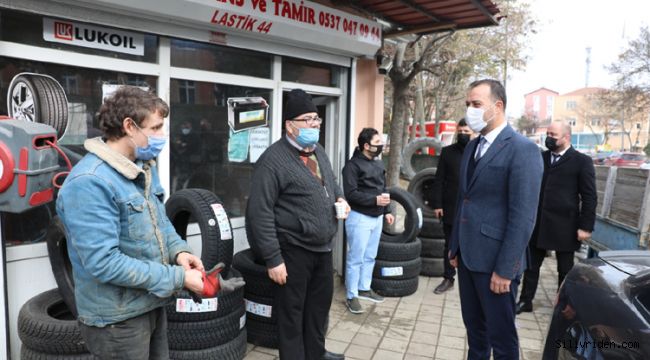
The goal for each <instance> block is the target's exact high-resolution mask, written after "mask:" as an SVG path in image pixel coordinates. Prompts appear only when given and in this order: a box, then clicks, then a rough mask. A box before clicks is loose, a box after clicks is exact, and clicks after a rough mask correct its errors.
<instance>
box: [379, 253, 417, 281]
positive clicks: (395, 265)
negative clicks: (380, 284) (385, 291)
mask: <svg viewBox="0 0 650 360" xmlns="http://www.w3.org/2000/svg"><path fill="white" fill-rule="evenodd" d="M421 265H422V260H420V258H419V257H417V258H415V259H413V260H408V261H386V260H375V267H374V269H373V271H372V277H373V278H374V279H388V280H403V279H409V278H412V277H415V276H418V275H419V274H420V266H421ZM393 271H394V272H393ZM391 273H396V274H398V275H391Z"/></svg>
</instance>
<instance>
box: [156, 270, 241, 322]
mask: <svg viewBox="0 0 650 360" xmlns="http://www.w3.org/2000/svg"><path fill="white" fill-rule="evenodd" d="M240 276H241V274H240V273H239V271H237V270H236V269H232V268H231V269H230V273H229V274H228V277H226V279H229V278H231V277H240ZM215 299H216V306H217V309H216V310H215V311H200V312H183V311H176V310H177V305H181V304H182V302H186V303H190V302H193V300H192V296H191V295H190V293H189V291H187V290H181V291H180V292H178V293H177V295H176V296H174V298H173V301H172V302H170V303H169V304H168V305H167V306H166V307H165V310H166V311H167V319H168V320H169V321H173V322H188V321H206V320H210V319H215V318H218V317H222V316H225V315H227V314H230V312H231V311H233V310H234V309H237V308H240V307H241V306H242V305H243V304H244V287H240V288H239V289H237V290H235V291H233V292H231V293H228V294H222V293H221V292H220V293H218V294H217V296H216V297H215ZM179 300H180V302H179ZM204 301H206V300H205V299H204Z"/></svg>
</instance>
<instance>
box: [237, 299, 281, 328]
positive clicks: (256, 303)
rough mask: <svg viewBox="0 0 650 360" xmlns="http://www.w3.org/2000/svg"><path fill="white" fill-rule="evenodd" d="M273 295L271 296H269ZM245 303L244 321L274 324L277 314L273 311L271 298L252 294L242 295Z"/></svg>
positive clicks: (276, 320)
mask: <svg viewBox="0 0 650 360" xmlns="http://www.w3.org/2000/svg"><path fill="white" fill-rule="evenodd" d="M271 295H273V294H271ZM244 302H245V303H246V319H247V320H253V321H259V322H267V323H272V324H276V323H277V322H278V319H277V314H276V313H275V311H273V298H272V297H267V296H259V295H255V294H252V293H246V294H245V295H244Z"/></svg>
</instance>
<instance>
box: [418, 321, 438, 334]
mask: <svg viewBox="0 0 650 360" xmlns="http://www.w3.org/2000/svg"><path fill="white" fill-rule="evenodd" d="M415 331H416V332H417V331H423V332H427V333H432V334H438V333H439V332H440V323H437V324H436V323H428V322H423V321H416V322H415Z"/></svg>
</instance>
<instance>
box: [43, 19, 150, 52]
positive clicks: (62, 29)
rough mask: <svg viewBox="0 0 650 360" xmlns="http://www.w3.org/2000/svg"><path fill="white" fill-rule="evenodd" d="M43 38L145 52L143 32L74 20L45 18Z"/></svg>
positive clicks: (84, 45) (116, 49)
mask: <svg viewBox="0 0 650 360" xmlns="http://www.w3.org/2000/svg"><path fill="white" fill-rule="evenodd" d="M43 39H44V40H46V41H53V42H59V43H66V44H70V45H76V46H83V47H89V48H95V49H102V50H109V51H117V52H123V53H128V54H133V55H143V54H144V35H142V34H138V33H133V32H128V31H121V30H115V29H109V28H104V27H99V26H93V25H86V24H80V23H76V22H72V21H61V20H54V19H48V18H43Z"/></svg>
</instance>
